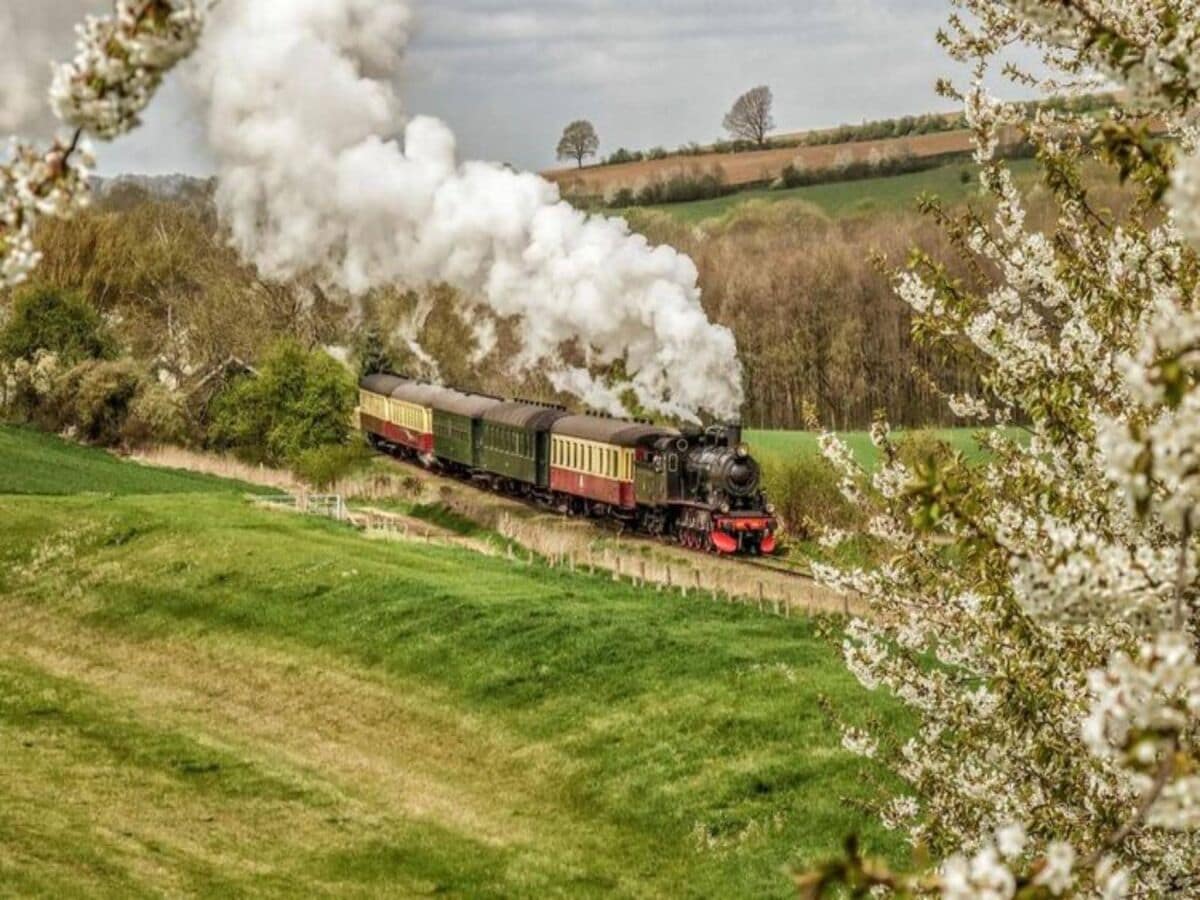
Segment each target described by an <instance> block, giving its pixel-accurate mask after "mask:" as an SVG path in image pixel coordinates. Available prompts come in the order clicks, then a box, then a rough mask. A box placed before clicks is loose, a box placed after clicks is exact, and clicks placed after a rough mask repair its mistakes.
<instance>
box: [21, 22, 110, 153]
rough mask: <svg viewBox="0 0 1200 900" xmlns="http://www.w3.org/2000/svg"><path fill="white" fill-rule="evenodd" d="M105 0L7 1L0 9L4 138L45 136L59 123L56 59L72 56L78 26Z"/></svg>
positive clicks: (52, 131)
mask: <svg viewBox="0 0 1200 900" xmlns="http://www.w3.org/2000/svg"><path fill="white" fill-rule="evenodd" d="M107 6H111V4H109V3H105V2H104V0H4V4H3V6H2V7H0V138H6V137H8V136H9V135H20V136H22V137H38V138H45V137H47V136H49V135H51V134H53V133H54V130H55V127H56V124H57V123H56V122H55V119H54V115H53V113H52V112H51V111H50V103H49V99H48V96H47V91H48V89H49V87H50V65H51V62H52V61H55V60H59V59H64V58H67V57H69V56H70V50H71V46H72V44H73V43H74V40H75V25H76V23H78V22H80V21H81V20H82V19H83V17H84V15H85V14H86V13H89V12H98V11H101V10H103V9H105V8H106V7H107Z"/></svg>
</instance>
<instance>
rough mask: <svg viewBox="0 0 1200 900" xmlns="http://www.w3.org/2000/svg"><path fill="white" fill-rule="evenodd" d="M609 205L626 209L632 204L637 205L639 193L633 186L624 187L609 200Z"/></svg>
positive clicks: (613, 207)
mask: <svg viewBox="0 0 1200 900" xmlns="http://www.w3.org/2000/svg"><path fill="white" fill-rule="evenodd" d="M608 205H609V206H610V207H611V208H612V209H626V208H628V207H630V206H636V205H637V195H636V194H635V193H634V192H633V189H632V188H627V187H623V188H621V189H620V190H619V191H617V192H616V193H615V194H613V195H612V198H611V199H610V200H609V201H608Z"/></svg>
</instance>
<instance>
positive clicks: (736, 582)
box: [255, 491, 859, 618]
mask: <svg viewBox="0 0 1200 900" xmlns="http://www.w3.org/2000/svg"><path fill="white" fill-rule="evenodd" d="M255 502H257V503H259V504H260V505H262V506H264V507H267V508H271V509H280V510H286V511H288V512H295V513H299V514H303V515H314V516H322V517H324V518H329V519H334V520H335V521H338V522H346V523H348V524H350V525H353V526H354V527H356V528H358V529H360V530H362V531H363V532H364V533H366V534H367V535H368V536H369V537H375V538H382V539H389V540H403V541H423V542H425V543H428V544H433V543H438V544H445V545H448V546H459V547H465V548H467V549H470V550H473V551H475V552H480V553H484V554H486V555H492V556H494V555H497V554H498V553H500V552H503V553H504V554H505V555H506V556H507V558H508V559H509V560H510V561H512V562H514V563H522V564H527V565H535V564H537V563H538V562H539V558H540V559H541V560H544V561H545V563H546V564H547V565H549V566H550V567H551V568H565V569H568V570H570V571H572V572H588V573H591V574H593V575H594V574H600V573H606V574H607V575H609V576H610V577H611V578H612V580H613V581H618V582H627V583H629V584H632V585H635V586H637V587H645V588H655V589H657V590H658V591H671V592H675V593H678V594H680V595H682V596H683V597H696V598H699V599H707V600H711V601H720V602H726V603H740V604H743V605H749V606H752V607H756V608H757V609H758V610H759V611H760V612H763V613H767V614H773V615H777V616H784V617H789V618H790V617H791V616H792V615H793V614H795V613H804V614H808V615H811V614H816V613H840V614H844V615H850V614H851V613H857V612H859V610H858V608H857V607H858V606H859V604H858V603H857V601H855V600H853V599H851V598H850V597H848V596H846V595H844V594H839V593H836V592H834V591H832V590H830V589H828V588H825V587H823V586H822V585H819V584H817V583H816V582H814V581H812V580H810V579H807V578H804V577H801V576H799V575H792V574H788V573H782V572H778V571H774V570H770V569H757V568H752V567H751V566H750V565H749V564H747V563H740V562H737V561H732V560H728V559H716V558H712V557H705V556H702V555H700V554H696V556H695V559H694V560H690V561H683V560H678V559H676V560H672V559H666V558H661V557H659V556H655V555H652V554H648V553H645V552H639V549H645V548H639V549H635V548H633V547H632V546H630V547H621V546H615V547H614V546H612V545H611V541H609V542H608V543H609V545H608V546H600V544H601V543H603V542H601V541H597V540H595V539H589V536H588V535H589V533H590V532H589V533H585V532H584V531H583V530H582V529H580V530H574V529H551V528H547V527H545V526H544V525H542V524H541V523H539V522H537V521H535V520H529V519H525V518H519V517H515V516H511V515H509V514H508V513H502V514H501V515H500V518H499V522H498V525H497V528H496V530H497V531H498V532H499V533H500V535H501V536H502V537H504V538H505V539H506V540H507V541H508V544H507V545H506V547H505V548H504V549H503V551H500V550H497V549H496V548H495V547H494V546H492V545H490V544H488V542H486V541H481V540H478V539H473V538H464V537H461V536H458V535H453V534H448V533H442V532H441V531H440V530H439V529H437V528H436V527H435V526H432V525H428V524H426V523H423V522H420V521H417V520H413V519H411V518H409V517H407V516H403V515H399V514H396V513H388V512H384V511H381V510H374V509H367V510H363V509H355V510H351V509H349V508H348V507H347V505H346V501H345V498H344V497H343V496H342V495H341V494H309V493H307V492H304V491H301V492H298V493H295V494H289V495H285V496H279V497H257V498H255ZM516 547H520V548H521V551H522V552H518V551H517V549H516Z"/></svg>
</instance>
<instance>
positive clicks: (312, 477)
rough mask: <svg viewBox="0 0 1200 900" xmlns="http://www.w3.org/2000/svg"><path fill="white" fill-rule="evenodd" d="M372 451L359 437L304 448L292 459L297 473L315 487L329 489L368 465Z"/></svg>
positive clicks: (373, 454)
mask: <svg viewBox="0 0 1200 900" xmlns="http://www.w3.org/2000/svg"><path fill="white" fill-rule="evenodd" d="M374 458H375V453H374V452H373V451H372V450H371V448H370V447H368V446H367V445H366V443H365V442H363V441H361V440H354V441H351V443H349V444H343V445H340V446H337V445H330V446H325V447H317V448H315V449H313V450H305V451H303V452H302V453H299V454H297V456H296V457H295V459H293V460H292V471H293V472H295V473H296V475H297V477H299V478H301V479H302V480H304V481H306V482H308V483H309V484H310V485H312V486H313V487H315V488H317V489H318V490H322V491H323V490H328V489H329V488H331V487H333V486H334V485H335V484H336V483H337V482H339V481H341V480H342V479H343V478H346V477H348V476H350V475H353V474H355V473H356V472H361V471H362V470H363V469H366V468H367V467H368V466H370V465H371V461H372V460H373V459H374Z"/></svg>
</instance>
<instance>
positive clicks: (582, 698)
mask: <svg viewBox="0 0 1200 900" xmlns="http://www.w3.org/2000/svg"><path fill="white" fill-rule="evenodd" d="M0 435H2V436H3V443H2V444H0V471H3V473H4V481H3V486H2V487H0V516H2V517H3V521H4V523H5V524H4V540H3V541H2V542H0V616H2V617H3V619H4V622H5V626H4V628H3V629H0V884H3V885H4V886H5V891H6V892H11V893H13V894H16V895H21V896H46V897H50V896H89V897H114V898H115V897H131V896H134V897H136V896H151V895H153V896H161V895H163V894H168V895H205V896H209V895H212V896H243V895H249V894H253V895H255V896H279V897H283V896H288V897H292V896H355V897H364V896H382V895H387V896H414V895H423V894H442V895H446V896H455V897H493V896H494V897H499V896H570V897H576V896H606V897H607V896H637V897H654V896H659V897H688V896H690V897H726V896H729V897H732V896H738V897H744V896H755V897H760V896H776V897H787V896H790V895H792V894H793V893H794V891H793V890H792V889H791V886H790V884H789V881H788V878H787V875H786V867H787V865H788V864H789V863H797V862H800V863H802V862H804V861H805V860H812V859H813V858H815V857H819V856H821V855H823V854H826V853H830V852H832V851H834V850H835V849H836V848H837V847H838V845H839V844H840V842H841V841H842V839H843V838H844V837H845V836H846V835H847V834H849V833H852V832H853V833H858V834H860V835H861V836H862V837H863V839H864V841H865V843H866V845H867V846H868V847H869V848H870V849H871V850H873V851H878V852H882V853H884V854H887V855H889V856H893V857H896V856H900V855H901V854H902V852H903V851H902V850H901V848H900V847H899V846H898V843H897V842H896V840H895V838H894V837H893V836H891V835H889V834H888V833H886V832H885V831H883V829H882V828H881V827H880V826H879V825H878V824H877V823H876V822H875V821H874V819H873V817H872V816H871V815H870V814H869V813H868V812H866V811H865V809H864V807H865V806H869V805H870V804H872V803H877V802H879V801H881V800H884V799H886V798H887V797H888V796H889V795H890V793H891V792H892V791H893V790H895V788H896V785H895V784H894V782H892V781H891V780H890V779H889V778H888V777H887V776H886V775H884V774H883V773H882V772H881V771H880V770H878V769H877V768H875V767H874V765H873V764H871V763H869V762H866V761H863V760H861V759H858V758H857V757H853V756H851V755H850V754H848V753H847V752H845V751H844V750H843V749H842V748H841V746H840V729H839V726H838V725H837V724H835V723H834V722H833V721H831V716H833V717H837V718H840V719H843V720H845V721H846V722H848V723H850V724H858V725H862V724H864V723H866V722H867V721H869V720H876V721H879V722H882V723H883V725H884V727H890V728H892V729H894V730H895V731H897V732H902V731H904V730H905V728H906V727H907V726H906V722H905V720H904V718H903V717H902V715H901V714H900V713H899V711H898V710H897V709H896V707H895V706H893V705H892V704H890V703H888V702H887V701H886V700H885V699H884V698H882V697H880V696H878V695H875V694H868V693H866V692H864V691H863V690H862V689H861V688H860V687H859V686H858V685H857V684H856V682H855V681H854V679H853V678H852V677H851V676H850V675H849V674H848V673H847V672H846V671H845V670H844V669H843V667H842V665H841V663H840V657H839V651H838V647H837V644H838V639H839V638H838V635H837V633H836V628H835V627H833V626H832V625H831V624H830V623H823V622H821V621H818V620H799V619H793V620H784V619H778V618H773V617H767V616H763V615H760V614H758V613H757V612H755V611H752V610H750V609H747V608H743V607H730V606H725V605H721V604H713V603H711V602H707V601H699V600H697V599H695V597H694V596H693V598H691V599H690V600H685V599H682V598H681V597H679V596H676V595H671V594H659V593H655V592H653V591H645V590H639V589H635V588H633V587H630V586H627V585H621V584H614V583H613V582H612V581H611V580H608V579H607V578H601V577H598V576H597V577H593V576H588V575H584V574H578V575H575V574H568V573H566V572H565V571H562V570H551V569H547V568H543V567H541V566H539V565H532V566H530V565H527V564H525V563H522V562H512V561H508V560H506V559H504V558H502V557H496V558H491V557H486V556H481V555H474V554H470V553H468V552H466V551H459V550H452V549H449V548H442V547H438V546H436V545H434V546H426V545H424V544H416V543H412V544H407V543H384V542H374V541H369V540H367V539H365V538H363V537H361V536H360V535H358V534H357V533H355V532H354V531H352V530H351V529H349V528H347V527H344V526H341V525H337V524H334V523H331V522H325V521H322V520H315V519H304V518H300V517H294V516H289V515H286V514H282V513H273V512H268V511H264V510H260V509H258V508H256V507H254V506H252V505H251V504H250V503H248V502H247V501H246V500H245V499H244V498H243V497H242V496H240V494H239V491H240V486H231V487H230V488H228V489H224V488H222V489H216V490H195V491H192V492H188V493H181V492H178V491H181V490H182V487H181V485H182V484H184V483H192V482H191V481H190V479H184V480H183V481H180V480H178V478H177V476H174V475H172V474H170V473H147V472H146V471H145V470H142V469H140V468H137V467H133V466H130V465H128V464H125V463H121V462H119V461H117V460H114V459H112V458H110V457H108V456H104V455H102V454H98V453H92V452H90V451H85V450H80V449H78V448H73V447H72V448H68V447H65V446H59V445H58V444H57V443H55V442H47V440H46V439H44V438H42V437H40V436H37V435H34V434H32V433H29V432H25V431H6V432H0ZM55 454H60V456H55ZM59 458H61V459H63V460H69V462H70V466H69V467H68V468H65V469H64V471H65V472H66V473H67V474H68V475H69V478H70V481H69V482H63V483H62V484H58V485H57V487H58V488H59V490H58V491H57V493H60V494H62V496H48V495H49V494H51V493H55V492H56V491H54V490H53V488H55V487H56V483H55V479H54V477H53V469H54V468H55V467H54V465H53V462H54V460H55V459H59ZM151 474H153V475H154V476H155V477H161V478H162V479H164V480H163V481H162V482H161V492H158V491H155V490H153V489H152V488H153V484H152V483H151V481H149V480H148V479H149V477H150V475H151ZM196 484H199V482H196ZM68 487H70V490H68ZM77 491H88V492H94V493H87V494H83V493H76V492H77Z"/></svg>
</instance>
